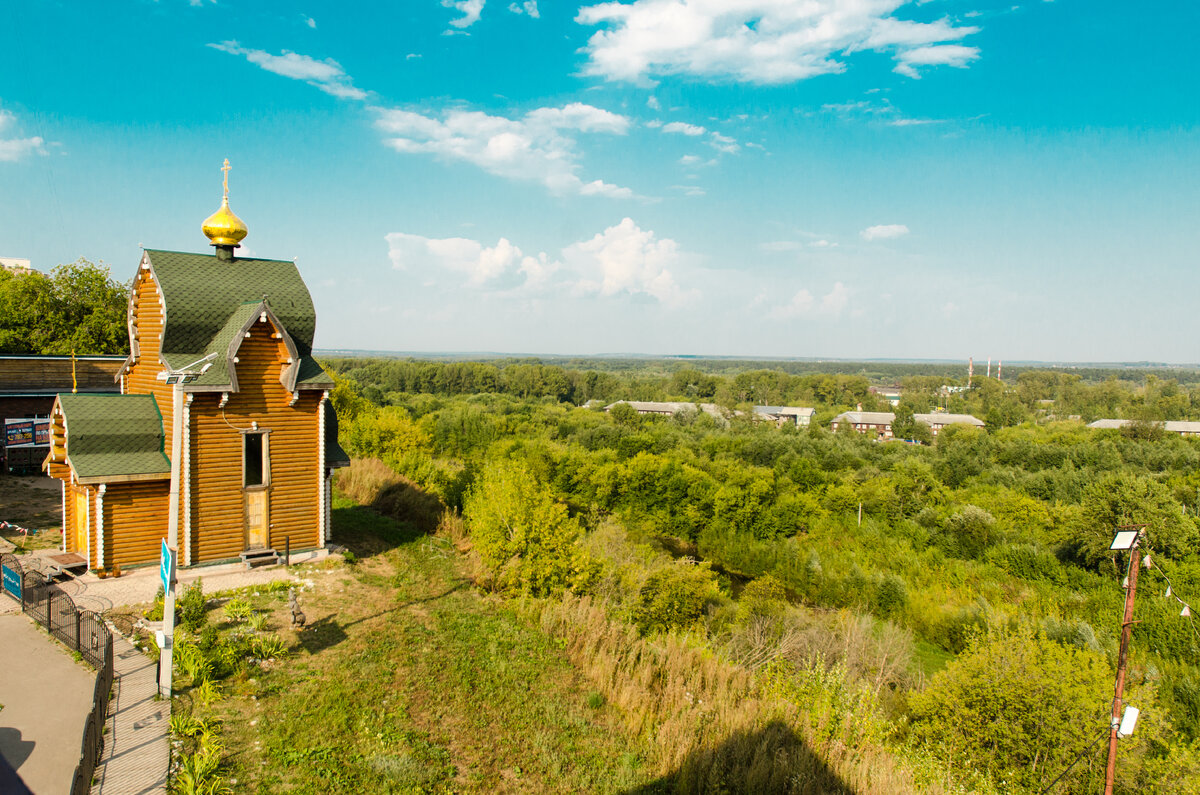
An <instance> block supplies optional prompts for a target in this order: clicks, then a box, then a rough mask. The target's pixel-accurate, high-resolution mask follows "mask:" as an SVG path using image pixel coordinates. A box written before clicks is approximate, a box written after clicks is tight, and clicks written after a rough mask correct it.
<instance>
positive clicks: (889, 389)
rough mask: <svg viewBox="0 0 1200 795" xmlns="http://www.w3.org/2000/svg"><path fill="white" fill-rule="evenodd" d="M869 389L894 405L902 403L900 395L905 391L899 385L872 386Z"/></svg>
mask: <svg viewBox="0 0 1200 795" xmlns="http://www.w3.org/2000/svg"><path fill="white" fill-rule="evenodd" d="M867 391H868V392H870V393H871V394H872V395H875V396H876V397H881V398H883V399H884V400H886V401H887V402H888V403H891V404H892V405H893V406H899V405H900V395H901V394H902V393H903V392H904V390H902V389H901V388H900V387H898V386H872V387H867Z"/></svg>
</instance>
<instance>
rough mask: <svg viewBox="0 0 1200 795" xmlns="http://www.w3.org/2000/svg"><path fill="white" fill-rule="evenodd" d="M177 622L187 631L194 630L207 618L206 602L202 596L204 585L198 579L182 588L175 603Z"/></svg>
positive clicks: (202, 624)
mask: <svg viewBox="0 0 1200 795" xmlns="http://www.w3.org/2000/svg"><path fill="white" fill-rule="evenodd" d="M175 614H176V616H177V617H178V618H179V623H180V624H181V625H182V626H183V628H184V629H186V630H188V631H189V632H196V631H197V630H199V629H200V627H202V626H204V622H205V621H207V620H208V602H207V600H206V599H205V598H204V586H203V585H201V583H200V580H196V581H195V582H194V583H192V584H191V585H189V586H188V587H186V588H184V589H183V594H182V595H180V597H179V599H178V600H177V602H176V605H175Z"/></svg>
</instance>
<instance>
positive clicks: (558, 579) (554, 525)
mask: <svg viewBox="0 0 1200 795" xmlns="http://www.w3.org/2000/svg"><path fill="white" fill-rule="evenodd" d="M463 518H465V519H466V521H467V527H468V529H469V531H470V534H471V543H472V544H474V546H475V550H476V551H477V552H478V553H479V557H480V559H481V561H482V562H483V566H484V568H485V570H486V572H487V575H488V577H489V579H490V580H491V583H492V585H493V587H495V588H496V589H498V590H502V591H507V592H510V593H528V594H532V595H534V596H547V595H549V594H552V593H555V592H558V591H562V590H564V589H572V590H582V589H584V588H586V587H587V585H589V584H590V583H591V581H592V580H593V579H594V577H595V575H596V573H597V564H596V563H595V562H594V561H593V560H592V559H591V558H590V557H589V556H588V555H587V553H586V552H585V551H584V550H583V549H582V548H581V547H580V546H579V539H580V537H581V535H582V529H581V528H580V526H579V522H578V521H576V520H575V519H573V518H571V517H570V516H569V515H568V514H567V507H566V506H565V505H563V504H562V503H560V502H558V501H556V500H555V499H554V496H553V495H552V494H551V492H550V490H549V488H547V487H546V486H543V485H542V484H540V483H538V482H537V481H536V480H535V479H534V477H533V475H532V474H531V473H530V472H529V470H528V469H527V468H526V467H525V466H524V465H523V464H521V463H518V462H515V461H497V462H494V463H492V464H490V465H489V466H488V467H487V468H486V469H484V471H483V473H482V475H480V477H479V480H477V481H476V482H475V484H474V485H473V486H472V487H471V490H470V491H469V492H468V493H467V496H466V499H465V500H464V501H463Z"/></svg>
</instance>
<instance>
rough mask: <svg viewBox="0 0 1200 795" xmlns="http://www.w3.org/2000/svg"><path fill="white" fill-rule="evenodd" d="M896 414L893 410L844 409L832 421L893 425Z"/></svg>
mask: <svg viewBox="0 0 1200 795" xmlns="http://www.w3.org/2000/svg"><path fill="white" fill-rule="evenodd" d="M895 419H896V415H895V414H894V413H893V412H891V411H844V412H842V413H841V414H839V415H837V416H836V417H834V418H833V419H832V420H831V423H832V422H838V423H841V422H850V423H854V424H856V425H891V424H892V421H893V420H895Z"/></svg>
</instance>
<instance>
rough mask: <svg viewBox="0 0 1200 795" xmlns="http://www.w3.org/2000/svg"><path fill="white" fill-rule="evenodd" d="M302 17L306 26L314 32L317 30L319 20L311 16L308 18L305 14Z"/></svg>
mask: <svg viewBox="0 0 1200 795" xmlns="http://www.w3.org/2000/svg"><path fill="white" fill-rule="evenodd" d="M300 17H301V18H302V19H303V20H304V24H305V25H308V26H309V27H310V28H312V29H313V30H316V29H317V20H315V19H313V18H312V17H310V16H306V15H304V14H301V15H300Z"/></svg>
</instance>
